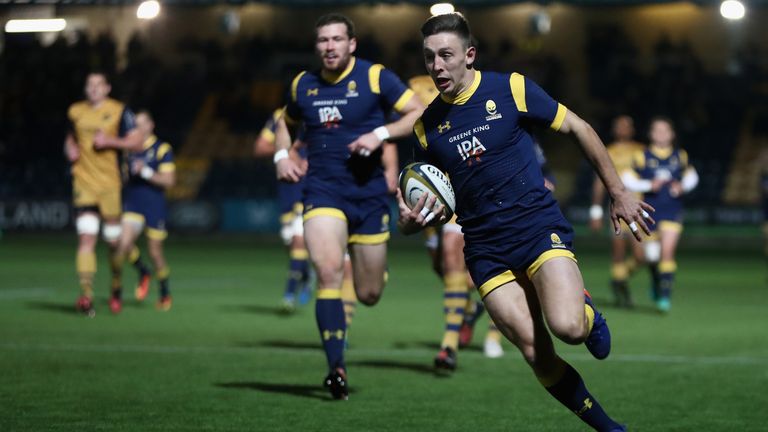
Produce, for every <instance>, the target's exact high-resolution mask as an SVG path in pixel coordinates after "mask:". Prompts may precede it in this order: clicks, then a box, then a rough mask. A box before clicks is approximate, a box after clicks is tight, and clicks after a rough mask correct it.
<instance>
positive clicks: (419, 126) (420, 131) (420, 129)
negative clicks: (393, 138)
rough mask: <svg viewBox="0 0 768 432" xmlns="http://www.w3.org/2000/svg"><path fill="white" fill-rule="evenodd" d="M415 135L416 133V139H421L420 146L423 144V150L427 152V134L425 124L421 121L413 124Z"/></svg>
mask: <svg viewBox="0 0 768 432" xmlns="http://www.w3.org/2000/svg"><path fill="white" fill-rule="evenodd" d="M413 133H415V134H416V138H418V139H419V144H421V148H423V149H424V150H426V149H427V134H426V133H425V132H424V123H423V122H422V121H421V119H418V120H416V123H414V124H413Z"/></svg>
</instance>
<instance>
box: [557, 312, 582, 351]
mask: <svg viewBox="0 0 768 432" xmlns="http://www.w3.org/2000/svg"><path fill="white" fill-rule="evenodd" d="M549 328H550V330H551V331H552V334H554V335H555V337H557V338H558V339H560V340H561V341H563V342H565V343H567V344H570V345H577V344H580V343H582V342H584V339H585V338H586V337H587V326H586V323H585V322H584V320H583V317H581V316H579V317H574V318H572V319H565V318H561V319H558V320H554V321H550V322H549Z"/></svg>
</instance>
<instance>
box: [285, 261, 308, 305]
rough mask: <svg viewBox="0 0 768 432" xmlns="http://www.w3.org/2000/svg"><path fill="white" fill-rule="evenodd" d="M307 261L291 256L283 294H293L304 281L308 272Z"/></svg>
mask: <svg viewBox="0 0 768 432" xmlns="http://www.w3.org/2000/svg"><path fill="white" fill-rule="evenodd" d="M308 267H309V266H308V263H307V260H306V258H305V259H296V258H291V263H290V265H289V267H288V269H289V270H288V282H286V285H285V295H286V297H288V296H294V295H295V294H296V292H297V291H298V289H299V287H301V286H302V284H304V283H305V282H306V279H307V273H308Z"/></svg>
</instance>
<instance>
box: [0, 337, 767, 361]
mask: <svg viewBox="0 0 768 432" xmlns="http://www.w3.org/2000/svg"><path fill="white" fill-rule="evenodd" d="M0 350H3V351H56V352H102V353H143V354H245V355H254V354H258V353H272V354H277V353H281V354H291V355H311V356H316V355H319V353H320V352H321V349H320V347H319V346H318V347H317V348H304V347H296V348H292V347H272V346H263V347H258V346H257V347H216V346H162V345H78V344H74V345H72V344H70V345H60V344H28V343H13V342H6V343H0ZM349 354H350V355H351V356H355V357H357V356H360V357H369V356H370V357H378V358H381V357H398V358H403V357H420V356H427V357H431V356H432V355H433V354H434V353H433V352H432V350H429V349H426V348H424V349H420V348H409V349H395V348H393V349H368V348H352V349H350V351H349ZM514 354H515V353H511V355H510V356H509V358H512V359H513V358H515V355H514ZM462 355H468V356H471V357H480V356H482V354H481V353H478V352H474V351H465V352H463V353H462ZM566 357H567V358H569V359H573V360H592V357H591V356H590V355H588V354H574V353H570V354H567V355H566ZM608 361H609V362H623V363H672V364H688V365H743V366H750V365H759V366H766V365H768V357H753V356H731V357H722V356H682V355H662V354H614V355H612V356H611V357H610V359H609V360H608Z"/></svg>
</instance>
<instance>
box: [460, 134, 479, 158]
mask: <svg viewBox="0 0 768 432" xmlns="http://www.w3.org/2000/svg"><path fill="white" fill-rule="evenodd" d="M456 150H458V151H459V155H460V156H461V160H462V161H466V160H467V159H469V158H471V157H473V158H479V157H480V155H481V154H483V153H485V150H486V149H485V146H484V145H483V143H481V142H480V140H479V139H477V137H476V136H473V137H472V139H471V140H469V139H466V140H464V141H462V142H460V143H459V144H456Z"/></svg>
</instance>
